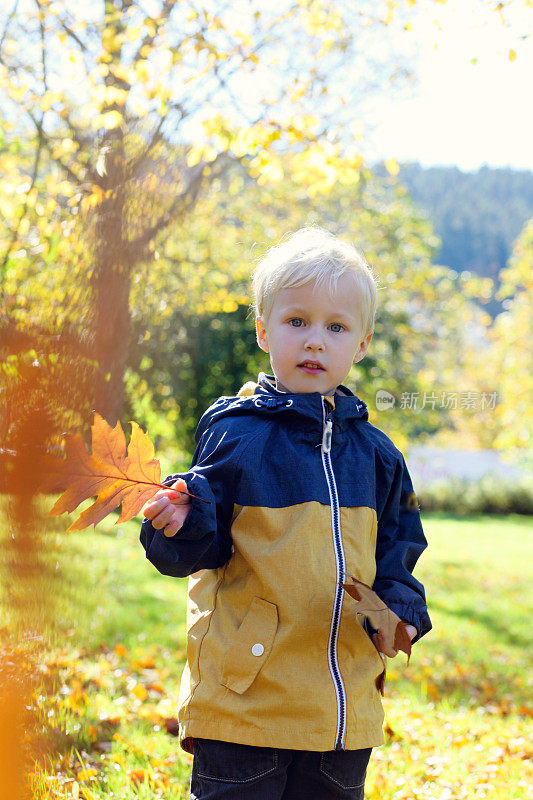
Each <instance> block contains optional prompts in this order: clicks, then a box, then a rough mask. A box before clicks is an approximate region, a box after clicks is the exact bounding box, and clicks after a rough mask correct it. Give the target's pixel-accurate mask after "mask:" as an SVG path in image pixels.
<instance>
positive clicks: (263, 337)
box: [255, 317, 269, 353]
mask: <svg viewBox="0 0 533 800" xmlns="http://www.w3.org/2000/svg"><path fill="white" fill-rule="evenodd" d="M255 331H256V336H257V344H258V345H259V347H260V348H261V350H264V351H265V353H268V352H269V350H268V337H267V331H266V328H265V324H264V322H263V319H262V317H256V318H255Z"/></svg>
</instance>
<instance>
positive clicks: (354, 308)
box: [256, 275, 372, 395]
mask: <svg viewBox="0 0 533 800" xmlns="http://www.w3.org/2000/svg"><path fill="white" fill-rule="evenodd" d="M256 328H257V342H258V344H259V347H260V348H261V349H262V350H264V351H265V353H269V354H270V363H271V365H272V369H273V371H274V375H275V376H276V378H277V380H278V382H279V383H281V385H282V386H283V387H284V388H285V389H286V390H287V391H288V392H291V393H304V394H306V393H309V392H319V393H320V394H322V395H329V394H333V392H334V391H335V387H336V386H338V384H339V383H342V382H343V380H344V379H345V378H346V376H347V375H348V373H349V372H350V368H351V366H352V363H354V362H356V361H360V360H361V359H362V358H363V357H364V356H365V354H366V351H367V350H368V345H369V344H370V341H371V339H372V334H371V333H370V334H368V336H367V337H366V338H364V339H363V336H362V328H361V313H360V298H359V292H358V289H357V285H356V283H355V280H354V278H353V277H352V276H351V275H342V276H341V277H340V278H339V280H338V282H337V287H336V289H335V291H334V292H333V294H330V293H329V291H328V290H327V289H325V288H316V286H315V283H314V281H313V282H310V283H306V284H305V285H304V286H298V287H297V288H291V289H280V291H279V292H278V293H277V294H276V296H275V298H274V303H273V305H272V310H271V312H270V316H269V318H268V320H267V321H263V319H262V318H261V317H258V318H257V320H256Z"/></svg>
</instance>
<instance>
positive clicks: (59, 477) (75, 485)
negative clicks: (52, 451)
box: [39, 414, 201, 531]
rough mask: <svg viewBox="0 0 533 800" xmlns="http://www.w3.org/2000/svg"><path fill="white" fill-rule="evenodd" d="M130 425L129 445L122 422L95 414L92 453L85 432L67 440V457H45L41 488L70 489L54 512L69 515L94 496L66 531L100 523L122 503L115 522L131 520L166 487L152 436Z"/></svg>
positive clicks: (51, 512) (43, 490) (45, 489)
mask: <svg viewBox="0 0 533 800" xmlns="http://www.w3.org/2000/svg"><path fill="white" fill-rule="evenodd" d="M130 424H131V438H130V443H129V445H128V447H127V449H126V438H125V436H124V431H123V430H122V427H121V425H120V422H117V424H116V426H115V427H114V428H112V427H111V425H109V423H107V422H106V421H105V419H103V417H101V416H100V415H99V414H95V415H94V422H93V425H92V427H91V432H92V455H90V454H89V451H88V450H87V446H86V445H85V442H84V440H83V437H82V436H81V434H76V435H75V436H69V437H67V439H66V442H65V454H66V458H56V457H55V456H45V457H44V458H43V461H42V464H41V469H42V478H41V482H40V486H39V490H40V491H41V492H55V491H58V490H60V489H65V490H66V491H64V493H63V494H62V495H61V497H60V498H59V499H58V500H57V501H56V503H55V504H54V506H53V508H52V509H51V510H50V512H49V513H50V514H52V515H56V516H58V515H60V514H64V513H71V512H72V511H74V510H75V509H76V508H77V507H78V506H79V504H80V503H81V502H83V500H87V499H88V498H89V497H94V496H96V500H95V502H94V503H93V504H92V505H91V506H90V507H89V508H87V509H86V510H85V511H83V512H82V513H81V514H80V516H79V517H78V519H77V520H76V521H75V522H73V523H72V525H71V526H70V527H69V528H67V530H68V531H77V530H82V529H83V528H86V527H87V526H88V525H91V524H92V525H96V524H97V523H98V522H100V521H101V520H102V519H103V518H104V517H106V516H107V515H108V514H109V513H110V512H111V511H114V509H115V508H118V506H119V505H120V504H121V503H122V511H121V514H120V517H119V518H118V520H117V522H127V521H128V520H130V519H132V518H133V517H135V516H136V515H137V514H138V513H139V512H140V510H141V508H142V507H143V506H144V505H145V503H147V502H148V500H150V498H151V497H153V496H154V494H155V493H156V492H157V491H159V489H161V488H165V489H168V486H164V485H163V484H161V466H160V464H159V461H158V459H157V458H154V446H153V444H152V442H151V441H150V437H149V436H148V434H146V433H144V431H142V430H141V428H140V427H139V426H138V425H137V423H136V422H131V423H130ZM184 494H186V493H184ZM190 497H196V496H195V495H190ZM196 499H201V498H196Z"/></svg>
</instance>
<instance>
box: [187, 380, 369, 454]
mask: <svg viewBox="0 0 533 800" xmlns="http://www.w3.org/2000/svg"><path fill="white" fill-rule="evenodd" d="M275 383H276V379H275V377H274V376H273V375H266V374H265V373H264V372H260V373H259V376H258V378H257V383H255V384H254V383H252V382H248V383H247V384H245V386H243V388H242V389H241V391H240V392H239V395H238V396H237V397H219V398H218V400H216V401H215V402H214V403H213V405H211V406H210V407H209V408H208V409H207V411H206V412H205V414H204V415H203V417H202V419H201V420H200V423H199V425H198V429H197V431H196V440H197V441H199V439H200V437H201V435H202V434H203V433H205V431H206V430H207V429H208V428H209V427H210V426H211V425H213V424H214V423H215V422H218V420H220V419H222V418H224V417H230V416H231V417H238V416H242V415H250V414H254V415H259V416H272V415H273V414H276V415H277V414H283V415H284V416H287V417H291V424H295V425H297V426H298V427H309V428H311V427H312V428H315V427H316V425H317V424H320V425H321V424H322V420H323V403H322V395H320V394H319V393H318V392H310V393H309V394H291V393H289V392H282V391H280V390H279V389H276V385H275ZM334 401H335V415H334V425H335V426H336V427H338V428H339V429H341V430H342V428H343V427H345V426H346V425H347V424H350V423H353V422H367V421H368V409H367V406H366V403H364V402H363V400H360V399H359V398H358V397H357V396H356V395H354V393H353V392H351V391H350V389H348V388H347V387H346V386H342V385H341V386H338V387H337V391H336V393H335V396H334Z"/></svg>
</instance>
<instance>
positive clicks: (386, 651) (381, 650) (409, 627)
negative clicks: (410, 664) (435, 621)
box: [372, 623, 417, 658]
mask: <svg viewBox="0 0 533 800" xmlns="http://www.w3.org/2000/svg"><path fill="white" fill-rule="evenodd" d="M405 630H406V631H407V633H408V635H409V638H410V639H411V641H413V639H414V638H415V636H416V634H417V630H416V628H415V626H414V625H408V624H407V623H405ZM380 639H381V637H380V635H379V631H378V633H374V634H373V635H372V641H373V643H374V647H375V648H376V650H377V651H378V652H379V653H383V655H385V656H389V658H394V656H397V655H398V651H397V650H393V649H392V648H390V649H389V648H385V647H384V646H383V642H382V641H380Z"/></svg>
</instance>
